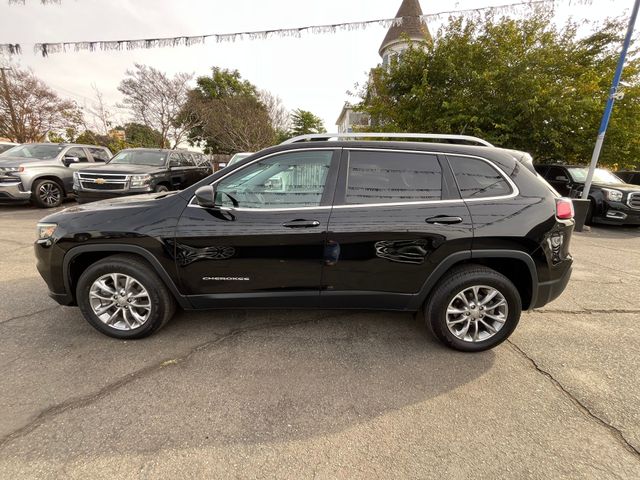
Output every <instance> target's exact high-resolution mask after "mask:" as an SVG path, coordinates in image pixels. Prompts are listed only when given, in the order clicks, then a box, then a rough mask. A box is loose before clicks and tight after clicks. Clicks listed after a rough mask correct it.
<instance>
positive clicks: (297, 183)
mask: <svg viewBox="0 0 640 480" xmlns="http://www.w3.org/2000/svg"><path fill="white" fill-rule="evenodd" d="M332 156H333V151H327V150H318V151H305V152H291V153H285V154H282V155H277V156H274V157H268V158H265V159H263V160H259V161H257V162H255V163H252V164H251V165H249V166H247V167H245V168H243V169H241V170H240V171H239V172H237V173H234V174H232V175H230V176H229V177H227V178H225V179H223V180H221V181H220V182H219V183H218V185H217V187H216V191H217V198H218V201H219V202H220V204H221V205H222V206H223V207H229V208H231V207H236V208H256V209H264V208H278V209H286V208H302V207H317V206H319V205H320V202H321V201H322V194H323V192H324V188H325V182H326V180H327V175H328V173H329V168H330V167H331V158H332Z"/></svg>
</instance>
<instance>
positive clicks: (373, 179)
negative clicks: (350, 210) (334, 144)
mask: <svg viewBox="0 0 640 480" xmlns="http://www.w3.org/2000/svg"><path fill="white" fill-rule="evenodd" d="M441 199H442V168H441V166H440V162H439V161H438V158H437V157H436V156H435V155H429V154H424V153H405V152H394V151H389V152H381V151H356V150H352V151H350V152H349V167H348V173H347V185H346V191H345V203H346V204H347V205H366V204H379V203H413V202H424V201H432V200H441Z"/></svg>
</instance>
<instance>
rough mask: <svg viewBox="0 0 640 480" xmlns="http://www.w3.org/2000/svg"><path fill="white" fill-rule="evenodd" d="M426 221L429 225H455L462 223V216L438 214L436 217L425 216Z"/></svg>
mask: <svg viewBox="0 0 640 480" xmlns="http://www.w3.org/2000/svg"><path fill="white" fill-rule="evenodd" d="M426 222H427V223H430V224H431V225H455V224H457V223H462V217H448V216H446V215H439V216H437V217H431V218H427V220H426Z"/></svg>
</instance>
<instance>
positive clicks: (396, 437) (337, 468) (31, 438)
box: [0, 207, 640, 479]
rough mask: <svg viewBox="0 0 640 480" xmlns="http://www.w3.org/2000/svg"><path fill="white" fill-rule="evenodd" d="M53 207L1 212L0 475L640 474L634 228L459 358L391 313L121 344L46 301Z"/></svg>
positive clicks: (219, 323) (217, 327) (588, 237)
mask: <svg viewBox="0 0 640 480" xmlns="http://www.w3.org/2000/svg"><path fill="white" fill-rule="evenodd" d="M44 214H45V213H44V212H43V211H41V210H36V209H33V208H30V207H0V251H1V252H2V255H0V299H1V302H0V477H1V478H11V479H15V478H32V477H37V478H80V477H82V478H94V479H97V478H110V479H111V478H193V477H194V476H198V477H205V476H206V477H209V478H227V477H238V478H264V477H267V478H296V479H297V478H363V479H372V478H455V479H458V478H460V479H468V478H598V479H605V478H618V479H619V478H629V479H637V478H640V374H639V373H638V368H639V365H640V348H639V347H640V229H634V228H629V229H626V228H625V229H621V228H594V229H593V230H592V231H591V232H588V233H581V234H576V235H575V236H574V240H573V248H572V252H573V254H574V256H575V259H576V266H575V273H574V277H573V280H572V282H571V283H570V285H569V287H568V290H567V291H566V292H565V294H564V295H563V296H562V297H561V298H560V299H559V300H557V301H556V302H554V303H552V304H551V305H549V306H547V307H545V308H544V309H542V310H540V311H536V312H533V313H527V314H525V315H524V317H523V319H522V321H521V323H520V326H519V327H518V329H517V330H516V333H515V334H514V336H513V337H512V338H511V340H510V341H509V342H508V343H505V344H503V345H501V346H500V347H498V348H497V349H495V350H494V351H490V352H485V353H482V354H461V353H457V352H453V351H450V350H447V349H445V348H444V347H442V346H440V344H438V343H437V342H436V341H435V340H433V339H432V338H431V337H430V336H429V335H428V334H427V333H426V332H425V330H424V328H423V327H422V326H421V324H420V323H419V321H417V320H416V319H414V318H413V316H412V315H409V314H402V313H386V312H376V313H370V312H327V311H317V312H299V311H276V310H269V311H261V312H249V311H221V312H198V313H180V314H178V316H177V317H176V318H175V319H174V320H173V321H172V322H171V323H170V324H169V325H168V326H167V327H165V328H164V329H163V330H162V331H161V332H160V333H159V334H157V335H155V336H154V337H152V338H150V339H147V340H144V341H138V342H122V341H117V340H113V339H109V338H107V337H104V336H102V335H100V334H99V333H97V332H96V331H94V330H93V329H92V328H91V327H90V326H89V325H88V324H87V323H86V322H85V321H84V320H83V319H82V317H81V315H80V313H79V311H78V310H77V309H74V308H65V307H61V306H57V304H56V303H55V302H53V301H52V300H50V299H49V298H48V297H47V295H46V288H45V285H44V282H43V281H42V280H41V279H40V277H39V275H38V273H37V272H36V269H35V263H34V256H33V252H32V242H33V238H34V231H35V224H36V222H37V220H38V219H39V218H40V217H42V216H44Z"/></svg>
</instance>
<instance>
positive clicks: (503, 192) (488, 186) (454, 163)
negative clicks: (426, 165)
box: [447, 155, 513, 199]
mask: <svg viewBox="0 0 640 480" xmlns="http://www.w3.org/2000/svg"><path fill="white" fill-rule="evenodd" d="M447 158H448V159H449V163H450V165H451V169H452V170H453V173H454V175H455V178H456V182H457V183H458V188H459V189H460V195H461V196H462V198H464V199H476V198H491V197H503V196H507V195H510V194H511V193H513V189H512V188H511V185H509V183H508V182H507V181H506V180H505V178H504V177H503V176H502V174H501V173H500V172H499V171H498V170H497V169H496V168H495V167H494V166H492V165H491V164H490V163H488V162H487V161H484V160H481V159H479V158H471V157H457V156H449V155H448V156H447Z"/></svg>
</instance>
